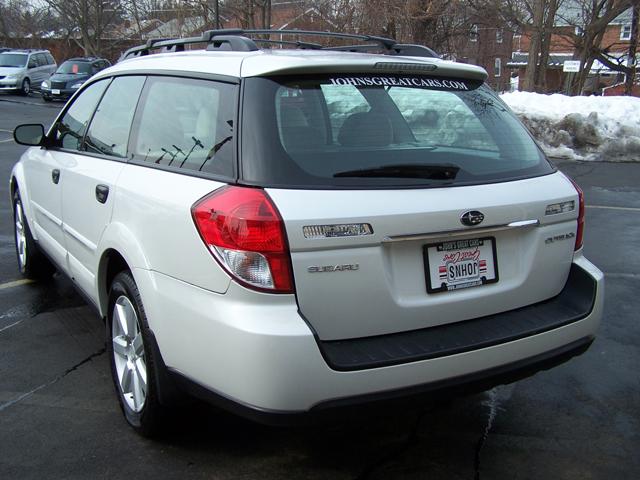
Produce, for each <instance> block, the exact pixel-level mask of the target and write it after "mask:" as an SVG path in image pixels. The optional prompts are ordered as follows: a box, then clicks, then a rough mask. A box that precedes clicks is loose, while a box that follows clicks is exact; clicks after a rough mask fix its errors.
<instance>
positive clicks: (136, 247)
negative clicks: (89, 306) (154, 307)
mask: <svg viewBox="0 0 640 480" xmlns="http://www.w3.org/2000/svg"><path fill="white" fill-rule="evenodd" d="M99 250H100V251H101V252H102V253H101V255H100V260H98V265H97V274H96V287H97V290H98V306H99V308H100V315H101V316H102V317H103V318H105V317H106V315H107V307H108V303H109V288H110V287H111V282H112V281H113V278H114V277H115V276H116V275H117V274H118V273H119V272H121V271H123V270H129V271H130V272H131V275H132V276H133V278H134V280H135V277H136V272H135V269H136V268H142V269H145V270H148V269H149V264H148V262H147V258H146V256H145V255H144V253H143V250H142V248H141V246H140V244H139V243H138V241H137V240H136V238H135V237H134V236H133V234H132V233H131V231H130V230H129V229H127V228H126V227H125V226H124V225H122V224H120V223H112V224H110V225H109V226H108V227H107V230H106V231H105V232H104V234H103V235H102V238H101V242H100V248H99Z"/></svg>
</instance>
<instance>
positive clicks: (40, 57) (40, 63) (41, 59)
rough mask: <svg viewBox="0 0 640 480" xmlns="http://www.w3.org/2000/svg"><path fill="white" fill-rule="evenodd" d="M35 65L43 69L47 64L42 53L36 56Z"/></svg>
mask: <svg viewBox="0 0 640 480" xmlns="http://www.w3.org/2000/svg"><path fill="white" fill-rule="evenodd" d="M36 63H37V64H38V66H39V67H44V66H46V65H47V64H48V63H47V57H45V55H44V53H38V54H36Z"/></svg>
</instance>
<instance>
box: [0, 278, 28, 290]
mask: <svg viewBox="0 0 640 480" xmlns="http://www.w3.org/2000/svg"><path fill="white" fill-rule="evenodd" d="M30 283H33V280H30V279H28V278H23V279H21V280H14V281H13V282H7V283H0V290H4V289H6V288H13V287H19V286H20V285H29V284H30Z"/></svg>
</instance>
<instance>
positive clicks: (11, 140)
mask: <svg viewBox="0 0 640 480" xmlns="http://www.w3.org/2000/svg"><path fill="white" fill-rule="evenodd" d="M8 142H13V138H10V139H8V140H0V143H8Z"/></svg>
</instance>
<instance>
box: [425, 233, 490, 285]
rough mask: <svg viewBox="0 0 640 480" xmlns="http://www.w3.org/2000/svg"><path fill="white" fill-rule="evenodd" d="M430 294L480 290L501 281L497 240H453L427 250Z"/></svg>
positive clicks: (428, 247) (426, 270) (426, 264)
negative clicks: (476, 288)
mask: <svg viewBox="0 0 640 480" xmlns="http://www.w3.org/2000/svg"><path fill="white" fill-rule="evenodd" d="M424 264H425V274H426V277H427V292H429V293H438V292H448V291H449V290H460V289H462V288H469V287H478V286H480V285H486V284H488V283H495V282H497V281H498V260H497V257H496V239H495V238H494V237H486V238H473V239H470V240H451V241H448V242H442V243H435V244H431V245H425V246H424Z"/></svg>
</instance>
